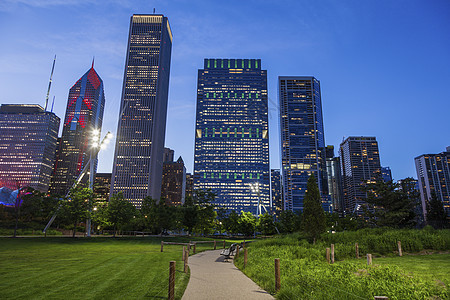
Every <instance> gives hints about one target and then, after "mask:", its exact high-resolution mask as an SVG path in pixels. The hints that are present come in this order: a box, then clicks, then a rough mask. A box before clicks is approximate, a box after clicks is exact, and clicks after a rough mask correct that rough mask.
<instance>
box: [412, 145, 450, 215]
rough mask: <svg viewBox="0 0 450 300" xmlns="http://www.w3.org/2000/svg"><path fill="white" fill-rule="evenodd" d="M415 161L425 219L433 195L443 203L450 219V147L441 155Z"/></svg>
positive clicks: (419, 157)
mask: <svg viewBox="0 0 450 300" xmlns="http://www.w3.org/2000/svg"><path fill="white" fill-rule="evenodd" d="M414 160H415V163H416V172H417V178H418V181H419V190H420V198H421V201H422V209H423V214H424V216H425V219H426V214H427V211H426V209H427V205H426V203H427V202H428V201H429V200H431V198H432V197H433V195H434V196H435V197H436V198H437V199H438V200H440V201H442V204H443V205H444V209H445V212H446V213H447V216H448V217H450V147H447V149H446V151H444V152H441V153H439V154H423V155H421V156H418V157H416V158H415V159H414Z"/></svg>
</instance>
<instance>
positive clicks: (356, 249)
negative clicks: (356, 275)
mask: <svg viewBox="0 0 450 300" xmlns="http://www.w3.org/2000/svg"><path fill="white" fill-rule="evenodd" d="M355 252H356V258H359V245H358V243H355Z"/></svg>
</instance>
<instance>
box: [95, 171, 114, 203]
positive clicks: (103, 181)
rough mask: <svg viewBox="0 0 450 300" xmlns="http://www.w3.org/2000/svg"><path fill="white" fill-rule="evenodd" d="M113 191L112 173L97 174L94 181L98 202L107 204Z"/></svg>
mask: <svg viewBox="0 0 450 300" xmlns="http://www.w3.org/2000/svg"><path fill="white" fill-rule="evenodd" d="M110 190H111V173H97V174H95V179H94V193H95V195H96V196H97V201H101V202H107V201H108V200H109V191H110Z"/></svg>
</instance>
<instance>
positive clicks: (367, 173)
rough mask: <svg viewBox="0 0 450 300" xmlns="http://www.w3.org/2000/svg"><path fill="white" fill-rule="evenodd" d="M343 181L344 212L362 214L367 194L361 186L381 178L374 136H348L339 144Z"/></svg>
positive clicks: (378, 155) (376, 143)
mask: <svg viewBox="0 0 450 300" xmlns="http://www.w3.org/2000/svg"><path fill="white" fill-rule="evenodd" d="M339 154H340V157H341V169H342V171H341V173H342V176H343V182H344V189H343V190H344V213H345V214H346V215H348V214H352V213H356V214H362V206H363V205H364V204H365V201H364V200H365V199H367V194H366V192H364V191H363V190H362V188H363V187H364V186H365V185H366V184H368V183H374V182H376V181H377V180H380V179H381V164H380V154H379V151H378V142H377V140H376V139H375V137H364V136H350V137H348V138H346V139H345V140H344V141H343V142H342V143H341V145H340V148H339Z"/></svg>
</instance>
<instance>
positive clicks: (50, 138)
mask: <svg viewBox="0 0 450 300" xmlns="http://www.w3.org/2000/svg"><path fill="white" fill-rule="evenodd" d="M59 122H60V119H59V118H58V117H57V116H56V115H55V114H54V113H52V112H48V111H44V109H43V108H42V107H41V106H39V105H29V104H19V105H16V104H2V105H1V106H0V188H1V187H7V188H10V189H12V190H16V189H18V188H22V187H25V186H29V187H32V188H34V189H36V190H39V191H42V192H47V191H48V187H49V184H50V176H51V173H52V170H53V163H54V159H55V148H56V139H57V138H58V129H59Z"/></svg>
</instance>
